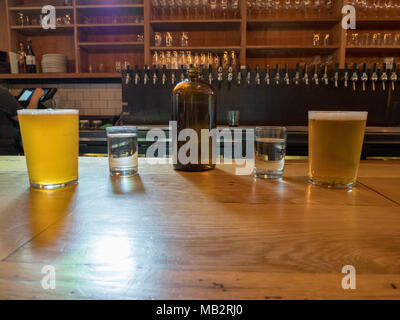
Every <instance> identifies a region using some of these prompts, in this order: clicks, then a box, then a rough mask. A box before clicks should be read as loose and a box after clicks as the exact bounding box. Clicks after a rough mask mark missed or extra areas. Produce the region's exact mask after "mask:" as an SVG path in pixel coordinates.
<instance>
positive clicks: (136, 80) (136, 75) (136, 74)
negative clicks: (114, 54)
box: [134, 65, 140, 86]
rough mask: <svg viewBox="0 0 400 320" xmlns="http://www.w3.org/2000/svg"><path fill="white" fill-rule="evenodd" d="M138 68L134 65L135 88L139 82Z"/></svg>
mask: <svg viewBox="0 0 400 320" xmlns="http://www.w3.org/2000/svg"><path fill="white" fill-rule="evenodd" d="M139 72H140V71H139V67H138V65H135V80H134V81H135V86H137V85H138V84H139V82H140V73H139Z"/></svg>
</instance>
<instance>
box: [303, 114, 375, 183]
mask: <svg viewBox="0 0 400 320" xmlns="http://www.w3.org/2000/svg"><path fill="white" fill-rule="evenodd" d="M367 116H368V112H357V111H309V113H308V119H309V120H308V121H309V132H308V148H309V151H308V152H309V178H310V182H311V183H313V184H317V185H321V186H325V187H328V188H351V187H353V186H354V185H355V183H356V180H357V173H358V167H359V164H360V158H361V150H362V146H363V141H364V131H365V126H366V123H367Z"/></svg>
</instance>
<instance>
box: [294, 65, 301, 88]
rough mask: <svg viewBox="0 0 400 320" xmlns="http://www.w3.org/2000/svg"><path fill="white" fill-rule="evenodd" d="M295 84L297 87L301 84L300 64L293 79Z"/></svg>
mask: <svg viewBox="0 0 400 320" xmlns="http://www.w3.org/2000/svg"><path fill="white" fill-rule="evenodd" d="M293 82H294V84H295V85H298V84H299V82H300V64H299V63H297V64H296V75H295V76H294V78H293Z"/></svg>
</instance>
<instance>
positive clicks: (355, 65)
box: [353, 63, 358, 73]
mask: <svg viewBox="0 0 400 320" xmlns="http://www.w3.org/2000/svg"><path fill="white" fill-rule="evenodd" d="M353 73H358V66H357V63H354V64H353Z"/></svg>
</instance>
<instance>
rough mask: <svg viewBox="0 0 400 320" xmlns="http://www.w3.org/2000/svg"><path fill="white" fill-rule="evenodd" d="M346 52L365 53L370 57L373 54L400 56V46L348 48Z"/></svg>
mask: <svg viewBox="0 0 400 320" xmlns="http://www.w3.org/2000/svg"><path fill="white" fill-rule="evenodd" d="M346 51H347V52H348V53H350V54H351V53H357V54H358V53H365V54H368V55H370V54H371V53H376V52H377V53H378V54H379V55H381V54H389V53H390V54H393V53H394V54H397V55H399V54H400V45H391V46H347V47H346Z"/></svg>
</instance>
